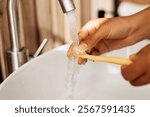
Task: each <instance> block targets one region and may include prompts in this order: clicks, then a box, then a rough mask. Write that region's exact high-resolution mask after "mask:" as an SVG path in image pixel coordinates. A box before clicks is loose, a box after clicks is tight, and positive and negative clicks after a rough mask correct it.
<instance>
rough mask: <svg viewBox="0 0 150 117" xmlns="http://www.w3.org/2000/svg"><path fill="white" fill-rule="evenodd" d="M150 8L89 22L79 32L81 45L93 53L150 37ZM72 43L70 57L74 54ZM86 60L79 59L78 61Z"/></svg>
mask: <svg viewBox="0 0 150 117" xmlns="http://www.w3.org/2000/svg"><path fill="white" fill-rule="evenodd" d="M149 14H150V8H148V9H146V10H143V11H142V12H139V13H137V14H135V15H132V16H128V17H117V18H110V19H106V18H102V19H96V20H92V21H90V22H88V23H87V24H86V25H85V26H84V27H83V28H82V29H81V31H80V32H79V47H80V48H81V49H82V50H84V51H86V52H87V53H89V54H92V55H99V54H102V53H106V52H108V51H111V50H115V49H119V48H123V47H126V46H130V45H133V44H135V43H137V42H139V41H141V40H143V39H145V38H147V37H150V33H149V30H150V25H148V24H150V20H149V19H148V18H147V17H148V16H149V17H150V15H149ZM73 48H74V46H73V45H72V46H71V47H70V49H69V50H68V57H70V56H72V54H73ZM85 62H86V60H82V59H79V61H78V63H79V64H82V63H85Z"/></svg>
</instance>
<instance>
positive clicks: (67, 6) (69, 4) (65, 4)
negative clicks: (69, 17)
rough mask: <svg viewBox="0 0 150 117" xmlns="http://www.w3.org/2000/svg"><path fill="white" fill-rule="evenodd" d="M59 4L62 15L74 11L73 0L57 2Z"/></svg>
mask: <svg viewBox="0 0 150 117" xmlns="http://www.w3.org/2000/svg"><path fill="white" fill-rule="evenodd" d="M59 3H60V5H61V8H62V10H63V12H64V13H67V12H69V11H72V10H75V9H76V7H75V5H74V2H73V0H59Z"/></svg>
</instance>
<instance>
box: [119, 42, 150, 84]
mask: <svg viewBox="0 0 150 117" xmlns="http://www.w3.org/2000/svg"><path fill="white" fill-rule="evenodd" d="M130 58H131V60H132V61H133V63H132V64H131V65H129V66H122V70H121V71H122V75H123V76H124V78H125V79H126V80H127V81H129V82H130V83H131V84H132V85H134V86H141V85H145V84H149V83H150V44H149V45H148V46H146V47H144V48H143V49H142V50H141V51H139V52H138V53H137V54H135V55H132V56H131V57H130Z"/></svg>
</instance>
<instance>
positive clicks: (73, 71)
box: [66, 11, 80, 99]
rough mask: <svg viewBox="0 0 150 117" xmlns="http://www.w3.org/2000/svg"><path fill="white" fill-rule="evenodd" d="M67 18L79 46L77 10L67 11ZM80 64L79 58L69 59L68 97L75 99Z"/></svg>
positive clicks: (76, 44) (72, 34)
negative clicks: (78, 62)
mask: <svg viewBox="0 0 150 117" xmlns="http://www.w3.org/2000/svg"><path fill="white" fill-rule="evenodd" d="M67 18H68V22H69V26H70V33H71V36H72V38H73V43H74V45H75V46H78V31H77V25H76V24H77V22H76V16H75V11H70V12H68V13H67ZM79 69H80V66H79V65H78V64H77V59H75V58H74V57H71V58H70V59H69V61H68V66H67V74H66V88H67V97H66V98H67V99H73V96H74V89H75V84H76V81H77V77H78V73H79Z"/></svg>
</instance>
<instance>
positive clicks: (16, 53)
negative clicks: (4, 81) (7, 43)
mask: <svg viewBox="0 0 150 117" xmlns="http://www.w3.org/2000/svg"><path fill="white" fill-rule="evenodd" d="M19 1H20V0H8V16H9V19H8V21H9V31H10V39H11V50H10V51H8V52H7V55H8V73H9V74H10V73H12V72H14V71H16V70H17V69H18V68H19V67H20V66H21V65H23V64H24V63H26V62H27V61H28V60H29V53H28V49H26V48H25V46H23V45H22V44H21V39H20V37H19V30H18V4H19ZM59 3H60V5H61V7H62V10H63V12H64V13H67V12H69V11H72V10H74V9H75V5H74V2H73V0H59ZM44 42H45V41H44ZM44 44H45V43H44ZM43 47H44V45H43V44H42V46H40V48H39V49H38V51H37V52H36V54H35V56H37V55H38V53H39V50H41V48H43Z"/></svg>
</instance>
